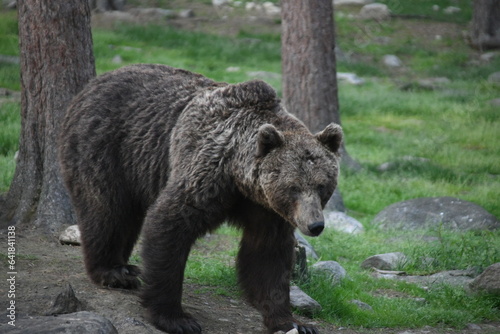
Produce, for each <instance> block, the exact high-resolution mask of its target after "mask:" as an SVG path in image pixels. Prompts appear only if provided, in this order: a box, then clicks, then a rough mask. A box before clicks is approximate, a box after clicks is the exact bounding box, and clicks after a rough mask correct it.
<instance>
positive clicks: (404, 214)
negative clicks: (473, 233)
mask: <svg viewBox="0 0 500 334" xmlns="http://www.w3.org/2000/svg"><path fill="white" fill-rule="evenodd" d="M372 224H374V225H378V226H379V227H381V228H385V229H406V230H416V229H421V228H430V227H439V226H442V227H444V228H446V229H451V230H494V229H497V228H499V227H500V221H499V220H498V219H497V218H496V217H495V216H493V215H492V214H490V213H489V212H488V211H486V210H485V209H483V208H482V207H480V206H479V205H477V204H474V203H471V202H468V201H464V200H461V199H458V198H454V197H426V198H416V199H411V200H407V201H403V202H398V203H395V204H392V205H390V206H388V207H386V208H385V209H384V210H382V211H381V212H380V213H379V214H377V216H375V218H374V219H373V221H372Z"/></svg>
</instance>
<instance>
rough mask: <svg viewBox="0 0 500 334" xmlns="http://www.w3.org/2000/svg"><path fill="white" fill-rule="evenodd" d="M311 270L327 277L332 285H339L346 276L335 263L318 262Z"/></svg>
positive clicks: (343, 270)
mask: <svg viewBox="0 0 500 334" xmlns="http://www.w3.org/2000/svg"><path fill="white" fill-rule="evenodd" d="M311 269H312V270H314V271H316V272H321V273H324V274H326V275H327V276H329V277H330V279H331V281H332V283H333V284H339V283H340V282H341V281H342V280H343V279H344V278H345V277H346V276H347V272H346V271H345V269H344V268H343V267H342V266H341V265H340V264H339V263H338V262H336V261H320V262H317V263H315V264H313V265H312V267H311Z"/></svg>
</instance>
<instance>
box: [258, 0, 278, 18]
mask: <svg viewBox="0 0 500 334" xmlns="http://www.w3.org/2000/svg"><path fill="white" fill-rule="evenodd" d="M262 8H263V9H264V12H265V13H266V14H267V15H269V16H280V15H281V8H280V7H278V6H276V5H275V4H274V3H272V2H270V1H266V2H264V3H263V4H262Z"/></svg>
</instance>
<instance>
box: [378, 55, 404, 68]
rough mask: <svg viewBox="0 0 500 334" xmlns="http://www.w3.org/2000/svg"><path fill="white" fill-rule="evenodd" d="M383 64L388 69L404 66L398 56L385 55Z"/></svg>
mask: <svg viewBox="0 0 500 334" xmlns="http://www.w3.org/2000/svg"><path fill="white" fill-rule="evenodd" d="M382 62H383V63H384V65H385V66H388V67H401V66H402V65H403V64H402V62H401V59H399V58H398V56H395V55H385V56H384V57H383V58H382Z"/></svg>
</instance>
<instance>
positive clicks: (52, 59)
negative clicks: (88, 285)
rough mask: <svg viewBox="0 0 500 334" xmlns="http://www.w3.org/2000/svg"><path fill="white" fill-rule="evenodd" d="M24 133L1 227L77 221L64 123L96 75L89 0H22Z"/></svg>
mask: <svg viewBox="0 0 500 334" xmlns="http://www.w3.org/2000/svg"><path fill="white" fill-rule="evenodd" d="M18 10H19V45H20V55H21V56H20V62H21V96H22V97H21V135H20V141H19V158H18V163H17V167H16V172H15V175H14V179H13V181H12V184H11V186H10V190H9V192H8V194H7V196H6V197H5V198H4V203H2V204H3V206H4V207H2V208H1V210H0V212H2V217H0V227H5V226H6V225H14V224H15V225H19V224H34V225H35V226H36V227H39V228H41V229H42V230H43V231H44V232H55V231H57V230H58V229H60V227H61V226H62V225H63V224H71V223H74V216H73V212H72V209H71V205H70V202H69V197H68V195H67V192H66V190H65V188H64V186H63V184H62V179H61V176H60V171H59V165H58V163H57V146H56V141H57V137H58V133H59V125H60V124H61V121H62V119H63V117H64V114H65V111H66V107H67V105H68V103H69V101H70V100H71V98H72V97H73V96H74V95H75V94H76V93H77V92H78V91H79V90H80V89H81V88H83V86H84V85H85V84H86V83H87V82H88V81H89V79H91V78H92V77H93V76H95V67H94V56H93V53H92V36H91V31H90V9H89V3H88V0H23V1H19V2H18Z"/></svg>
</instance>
